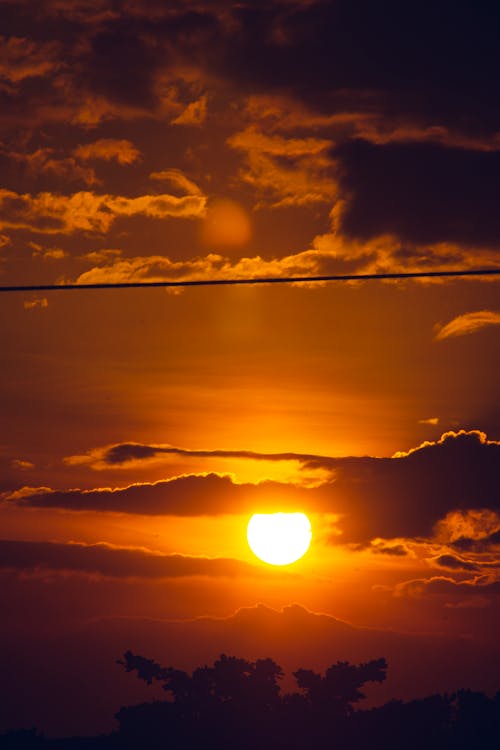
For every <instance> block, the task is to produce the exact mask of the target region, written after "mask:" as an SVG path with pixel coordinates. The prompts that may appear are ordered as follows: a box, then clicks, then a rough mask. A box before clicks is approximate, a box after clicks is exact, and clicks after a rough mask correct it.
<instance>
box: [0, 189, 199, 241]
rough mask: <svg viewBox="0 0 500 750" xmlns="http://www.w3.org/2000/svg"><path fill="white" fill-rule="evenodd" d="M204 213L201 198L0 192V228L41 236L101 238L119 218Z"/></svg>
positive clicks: (163, 217)
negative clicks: (92, 235)
mask: <svg viewBox="0 0 500 750" xmlns="http://www.w3.org/2000/svg"><path fill="white" fill-rule="evenodd" d="M204 213H205V198H204V197H202V196H199V195H187V196H183V197H181V198H178V197H176V196H174V195H168V194H160V195H141V196H138V197H137V198H126V197H124V196H119V195H98V194H95V193H92V192H78V193H73V194H71V195H60V194H55V193H39V194H38V195H30V194H28V193H24V194H19V193H15V192H13V191H11V190H5V189H0V228H3V227H10V228H13V229H28V230H30V231H31V232H35V233H43V234H72V233H73V232H91V233H100V234H104V233H106V232H107V231H108V230H109V229H110V227H111V225H112V224H113V223H114V221H115V220H116V219H117V218H118V217H121V216H146V217H149V218H155V219H165V218H169V217H183V218H201V217H203V215H204Z"/></svg>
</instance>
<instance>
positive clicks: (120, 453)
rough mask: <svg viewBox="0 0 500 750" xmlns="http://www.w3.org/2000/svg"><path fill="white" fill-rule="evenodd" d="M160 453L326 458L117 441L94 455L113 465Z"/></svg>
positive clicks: (262, 458) (304, 460) (269, 458)
mask: <svg viewBox="0 0 500 750" xmlns="http://www.w3.org/2000/svg"><path fill="white" fill-rule="evenodd" d="M91 455H92V454H91ZM162 455H165V456H168V455H175V456H186V457H193V458H248V459H253V460H256V461H300V463H303V464H308V462H317V461H321V460H322V459H324V460H328V459H327V457H323V456H317V455H313V454H304V453H259V452H256V451H245V450H242V451H229V450H190V449H186V448H177V447H175V446H173V445H144V444H143V443H117V444H116V445H112V446H111V447H109V448H106V449H105V450H104V451H102V452H98V453H97V455H96V457H97V459H98V460H99V462H103V463H105V464H109V465H110V466H113V465H117V464H118V465H119V464H124V463H127V462H129V461H137V460H147V459H149V458H155V457H158V456H162Z"/></svg>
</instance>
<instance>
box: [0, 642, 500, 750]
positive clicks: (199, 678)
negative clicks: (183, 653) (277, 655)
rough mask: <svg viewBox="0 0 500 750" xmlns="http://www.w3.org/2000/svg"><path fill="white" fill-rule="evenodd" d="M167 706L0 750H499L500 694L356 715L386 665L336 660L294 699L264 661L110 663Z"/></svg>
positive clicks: (138, 709) (13, 741) (27, 735)
mask: <svg viewBox="0 0 500 750" xmlns="http://www.w3.org/2000/svg"><path fill="white" fill-rule="evenodd" d="M118 663H119V664H121V665H122V666H123V667H124V668H125V670H126V671H127V672H135V673H136V675H137V677H138V678H139V679H141V680H143V681H144V682H146V684H148V685H152V684H153V682H158V683H159V684H160V685H161V686H162V688H163V689H164V690H165V692H166V693H167V699H166V700H155V701H150V702H147V703H142V704H139V705H136V706H127V707H123V708H121V709H120V710H119V711H118V713H117V714H116V718H117V719H118V722H119V729H118V731H117V732H113V733H111V734H110V735H102V736H99V737H72V738H66V739H57V740H55V739H54V740H49V739H46V738H44V737H43V736H42V735H40V734H38V733H37V732H36V730H34V729H31V730H20V731H17V732H11V733H9V734H6V735H2V736H0V749H1V750H39V749H40V748H41V749H42V750H43V749H45V748H52V749H53V750H143V749H144V750H146V749H147V750H150V749H151V750H156V749H158V750H160V748H162V750H167V749H168V750H198V749H200V750H201V749H203V750H268V749H269V750H284V749H285V748H287V750H299V749H300V750H305V749H307V750H323V749H324V748H331V749H332V750H402V749H404V750H423V749H424V748H425V750H499V748H500V693H497V695H496V696H495V697H494V698H489V697H487V696H486V695H484V694H483V693H478V692H473V691H471V690H460V691H459V692H457V693H455V694H453V695H431V696H428V697H426V698H422V699H419V700H413V701H409V702H403V701H397V700H392V701H389V702H388V703H386V704H385V705H383V706H380V707H377V708H371V709H368V710H366V709H365V710H361V709H359V708H358V707H357V706H358V704H359V702H360V701H361V700H362V699H363V698H365V694H364V692H363V691H362V688H363V687H364V685H366V684H367V683H374V682H378V683H380V682H383V681H384V680H385V679H386V676H387V663H386V661H385V659H374V660H372V661H369V662H365V663H362V664H357V665H356V664H350V663H349V662H343V661H339V662H337V663H336V664H332V665H331V666H330V667H328V669H326V671H325V672H324V674H319V673H317V672H314V671H313V670H311V669H298V670H297V671H296V672H294V677H295V680H296V683H297V688H298V691H296V692H292V693H284V694H282V693H281V692H280V681H281V679H282V678H283V676H284V675H283V670H282V669H281V667H280V666H279V665H278V664H276V662H274V661H273V660H272V659H269V658H267V659H257V660H256V661H248V660H247V659H241V658H237V657H234V656H226V655H225V654H222V655H221V656H220V657H219V658H218V659H217V660H216V661H215V662H214V664H213V665H212V666H208V665H204V666H201V667H198V668H196V669H194V670H193V672H192V673H188V672H185V671H183V670H180V669H175V668H174V667H163V666H161V665H160V664H158V663H157V662H155V661H153V660H152V659H147V658H145V657H143V656H139V655H137V654H134V653H133V652H132V651H127V652H126V653H125V654H124V656H123V659H120V660H119V661H118Z"/></svg>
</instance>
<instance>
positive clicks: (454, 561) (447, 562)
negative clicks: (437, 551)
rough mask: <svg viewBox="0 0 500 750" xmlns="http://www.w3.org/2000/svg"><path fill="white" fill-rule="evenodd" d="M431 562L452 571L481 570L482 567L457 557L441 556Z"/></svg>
mask: <svg viewBox="0 0 500 750" xmlns="http://www.w3.org/2000/svg"><path fill="white" fill-rule="evenodd" d="M431 562H432V563H434V565H437V566H438V567H440V568H450V570H471V571H477V570H480V566H479V565H476V563H473V562H470V561H469V560H464V559H463V558H461V557H456V555H439V556H438V557H434V558H433V559H432V560H431Z"/></svg>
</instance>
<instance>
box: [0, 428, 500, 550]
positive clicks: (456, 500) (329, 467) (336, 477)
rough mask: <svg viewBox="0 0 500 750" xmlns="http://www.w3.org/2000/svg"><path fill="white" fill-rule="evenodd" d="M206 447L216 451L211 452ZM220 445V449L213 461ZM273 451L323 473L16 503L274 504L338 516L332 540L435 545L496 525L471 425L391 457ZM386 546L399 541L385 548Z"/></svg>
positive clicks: (159, 510) (491, 474) (494, 468)
mask: <svg viewBox="0 0 500 750" xmlns="http://www.w3.org/2000/svg"><path fill="white" fill-rule="evenodd" d="M158 448H159V447H158V446H148V445H146V446H144V445H141V444H131V443H128V444H127V443H125V444H118V445H117V446H114V447H113V446H111V448H109V449H108V450H109V452H106V449H104V452H102V451H101V452H98V453H97V454H96V453H92V452H91V454H90V456H86V457H85V458H84V460H85V461H86V462H87V461H89V460H90V461H95V460H96V459H97V461H104V462H106V463H107V464H108V465H109V466H113V460H115V461H118V464H116V463H115V464H114V465H120V462H121V461H123V460H141V459H142V460H147V459H150V458H151V457H152V456H154V455H156V453H157V452H158ZM160 450H161V447H160ZM165 450H166V451H168V450H170V448H168V447H167V448H166V449H165ZM174 451H175V452H176V454H178V455H193V456H197V457H198V458H200V457H201V455H202V454H204V453H205V452H203V451H201V452H194V451H193V452H191V451H189V452H186V454H181V453H180V449H176V448H174ZM206 453H207V455H210V456H212V457H216V456H217V455H218V453H219V452H218V451H213V452H212V451H207V452H206ZM228 453H230V452H227V451H221V452H220V457H221V459H222V458H226V457H228ZM166 455H168V454H166ZM262 455H263V456H264V454H262ZM245 456H246V457H249V458H252V459H255V458H257V457H258V454H252V453H248V452H246V451H235V452H234V453H233V457H240V458H241V457H245ZM272 456H273V454H271V460H273V459H272ZM274 456H275V460H288V457H293V458H294V459H295V460H300V461H302V463H303V467H304V469H305V470H307V471H313V470H321V471H322V472H324V474H323V478H324V479H329V481H323V482H322V483H321V484H319V485H318V484H316V485H314V486H300V485H291V484H286V483H279V482H270V481H264V482H260V483H258V484H236V483H235V482H233V481H232V480H231V478H230V477H229V476H226V475H222V474H218V473H214V472H212V473H210V474H203V475H201V474H187V475H183V476H179V477H176V478H172V479H169V480H164V481H160V482H156V483H152V484H151V483H143V484H131V485H130V486H128V487H125V488H121V489H110V488H104V489H94V490H68V491H54V492H50V493H45V492H43V491H42V492H36V491H34V492H33V494H32V495H31V496H26V495H25V496H24V497H23V498H22V499H21V500H18V501H17V502H20V503H21V504H23V505H27V506H31V507H59V508H65V509H68V510H76V511H78V510H97V511H102V512H106V511H107V512H118V513H119V512H122V513H140V514H147V515H148V514H151V515H180V516H191V515H193V516H194V515H218V514H221V513H236V514H239V513H252V512H258V511H259V510H263V511H264V512H265V511H266V510H268V511H269V510H283V509H285V510H286V509H289V510H299V511H303V512H319V513H329V514H335V515H336V516H339V517H340V520H339V522H338V526H339V529H340V531H341V534H340V535H339V536H336V537H335V540H334V541H333V542H332V543H334V544H344V543H358V544H366V543H368V542H370V541H371V540H374V539H377V538H379V539H381V540H405V539H415V538H417V539H418V538H420V539H422V538H427V539H429V538H435V539H436V540H437V541H438V542H439V543H440V544H452V543H456V542H457V541H459V540H460V539H461V538H462V537H467V538H474V539H483V542H484V543H485V544H486V541H485V540H486V538H487V537H488V536H490V535H492V534H494V533H496V531H498V530H499V529H500V487H499V485H498V482H497V475H498V465H499V462H500V442H498V441H494V440H488V438H487V437H486V435H484V433H481V432H479V431H477V430H471V431H465V430H461V431H459V432H447V433H444V434H443V435H442V436H441V438H440V439H439V440H437V441H435V442H430V441H426V442H424V443H422V444H421V445H420V446H418V447H417V448H414V449H411V450H410V451H407V452H400V453H398V454H396V455H395V456H393V457H392V458H374V457H368V456H366V457H338V458H337V457H325V456H310V455H304V456H301V455H300V454H298V455H297V454H274ZM269 458H270V457H269V456H266V459H267V460H269ZM77 460H78V459H77ZM110 462H111V463H110ZM4 498H5V499H6V500H9V499H11V500H14V501H16V498H15V496H13V495H9V494H5V495H4ZM394 544H395V545H396V546H397V545H398V544H401V541H396V542H393V543H391V544H390V546H394Z"/></svg>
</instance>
